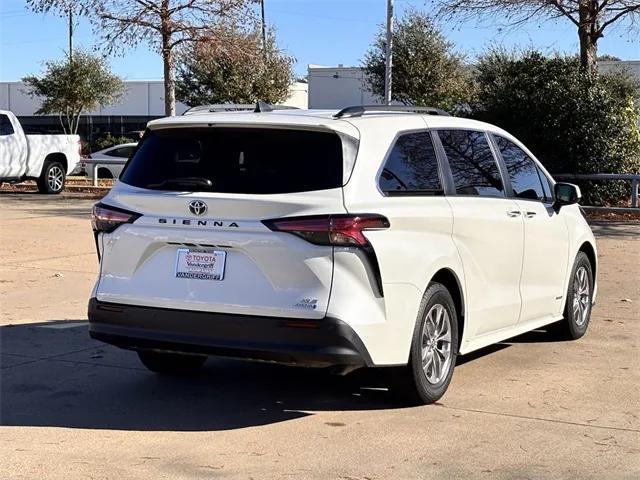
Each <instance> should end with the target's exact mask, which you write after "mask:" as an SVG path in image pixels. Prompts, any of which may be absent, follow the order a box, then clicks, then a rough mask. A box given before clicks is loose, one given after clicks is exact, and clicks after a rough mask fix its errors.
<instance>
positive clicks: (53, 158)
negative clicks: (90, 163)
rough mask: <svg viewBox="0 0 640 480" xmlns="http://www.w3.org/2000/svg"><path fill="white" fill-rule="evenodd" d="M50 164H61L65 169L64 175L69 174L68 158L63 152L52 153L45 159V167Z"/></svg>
mask: <svg viewBox="0 0 640 480" xmlns="http://www.w3.org/2000/svg"><path fill="white" fill-rule="evenodd" d="M48 162H60V163H61V164H62V166H63V167H64V174H65V175H66V174H67V173H68V169H69V163H68V162H67V156H66V155H65V154H64V153H61V152H55V153H50V154H48V155H47V156H46V157H44V162H43V164H42V165H43V167H44V165H46V164H47V163H48Z"/></svg>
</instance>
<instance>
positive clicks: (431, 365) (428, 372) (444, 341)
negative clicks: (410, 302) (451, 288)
mask: <svg viewBox="0 0 640 480" xmlns="http://www.w3.org/2000/svg"><path fill="white" fill-rule="evenodd" d="M451 358H452V355H451V320H450V317H449V312H447V309H446V308H445V307H444V306H443V305H441V304H439V303H438V304H435V305H433V306H432V307H431V308H430V309H429V312H428V313H427V315H426V316H425V319H424V323H423V325H422V370H423V371H424V374H425V376H426V377H427V381H428V382H429V383H431V384H433V385H435V384H438V383H440V382H441V381H442V380H443V379H444V378H446V376H447V373H448V372H449V368H451Z"/></svg>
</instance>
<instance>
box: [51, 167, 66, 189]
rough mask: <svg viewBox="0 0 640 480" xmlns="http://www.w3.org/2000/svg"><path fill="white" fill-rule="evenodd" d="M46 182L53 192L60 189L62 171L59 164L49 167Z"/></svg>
mask: <svg viewBox="0 0 640 480" xmlns="http://www.w3.org/2000/svg"><path fill="white" fill-rule="evenodd" d="M47 183H48V184H49V188H50V189H51V190H52V191H54V192H57V191H58V190H60V189H62V185H63V184H64V172H63V171H62V169H61V168H60V167H59V166H57V165H54V166H53V167H51V169H49V173H48V174H47Z"/></svg>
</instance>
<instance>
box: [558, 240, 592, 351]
mask: <svg viewBox="0 0 640 480" xmlns="http://www.w3.org/2000/svg"><path fill="white" fill-rule="evenodd" d="M592 298H593V268H592V266H591V262H590V261H589V257H587V255H586V254H585V253H584V252H579V253H578V255H577V256H576V260H575V262H574V264H573V269H572V271H571V280H570V281H569V289H568V290H567V303H566V305H565V308H564V321H562V322H561V324H560V326H561V328H562V333H563V334H564V336H565V337H568V338H570V339H574V340H577V339H578V338H580V337H582V336H583V335H584V334H585V333H586V332H587V328H588V327H589V320H590V319H591V299H592Z"/></svg>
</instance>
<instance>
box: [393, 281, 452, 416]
mask: <svg viewBox="0 0 640 480" xmlns="http://www.w3.org/2000/svg"><path fill="white" fill-rule="evenodd" d="M442 322H445V323H442ZM438 326H439V327H440V329H441V330H440V333H439V334H438ZM444 326H446V327H447V328H448V331H447V330H442V328H444ZM434 327H435V328H434ZM434 334H436V336H435V337H434ZM438 335H440V336H439V337H438ZM437 338H440V339H441V340H437ZM457 353H458V316H457V313H456V308H455V304H454V303H453V298H452V297H451V294H450V293H449V291H448V290H447V288H446V287H445V286H444V285H442V284H440V283H431V284H430V285H429V288H427V291H426V292H425V294H424V296H423V297H422V302H421V304H420V309H419V311H418V317H417V319H416V325H415V328H414V332H413V338H412V340H411V353H410V356H409V363H408V364H407V366H406V367H405V368H404V369H403V371H401V372H399V375H398V378H397V380H396V381H395V382H394V383H393V384H392V386H391V389H392V390H393V391H394V393H395V394H396V395H397V396H401V397H402V399H403V400H406V401H408V402H410V403H411V404H430V403H433V402H436V401H437V400H439V399H440V398H441V397H442V396H443V395H444V393H445V392H446V391H447V388H448V387H449V383H451V377H452V376H453V369H454V367H455V364H456V356H457ZM423 358H424V360H423ZM423 362H424V365H425V366H424V367H423ZM434 362H437V363H434ZM437 364H439V365H440V368H439V369H438V366H437Z"/></svg>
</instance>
